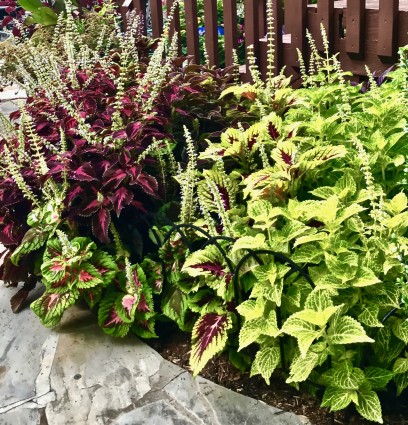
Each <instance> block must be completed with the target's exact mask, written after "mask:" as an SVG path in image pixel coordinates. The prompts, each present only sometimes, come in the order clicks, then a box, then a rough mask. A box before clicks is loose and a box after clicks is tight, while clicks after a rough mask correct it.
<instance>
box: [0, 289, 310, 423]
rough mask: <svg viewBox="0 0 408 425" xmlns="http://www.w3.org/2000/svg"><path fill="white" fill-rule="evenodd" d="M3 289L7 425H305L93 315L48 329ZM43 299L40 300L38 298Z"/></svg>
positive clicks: (0, 321)
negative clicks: (105, 326) (121, 334)
mask: <svg viewBox="0 0 408 425" xmlns="http://www.w3.org/2000/svg"><path fill="white" fill-rule="evenodd" d="M14 292H15V289H12V288H6V287H4V286H0V328H1V331H0V347H1V348H0V424H1V425H46V424H49V425H68V424H74V425H99V424H115V425H244V424H246V425H269V424H271V425H272V424H273V425H278V424H280V425H302V424H303V425H304V424H305V420H304V418H301V417H298V416H296V415H294V414H292V413H287V412H283V411H282V410H279V409H276V408H273V407H270V406H268V405H266V404H265V403H263V402H260V401H256V400H253V399H251V398H248V397H245V396H243V395H240V394H237V393H234V392H232V391H230V390H228V389H226V388H223V387H221V386H219V385H216V384H214V383H212V382H210V381H208V380H206V379H203V378H200V377H198V378H196V379H194V378H193V377H192V376H191V375H190V374H189V373H188V372H187V371H185V370H183V369H181V368H179V367H178V366H176V365H173V364H172V363H170V362H168V361H166V360H164V359H163V358H162V357H161V356H160V355H159V354H158V353H156V352H155V351H154V350H153V349H152V348H150V347H149V346H147V345H146V344H144V343H143V342H141V341H140V340H138V339H137V338H136V337H133V336H131V337H127V338H124V339H114V338H112V337H110V336H108V335H105V334H103V332H102V331H101V330H100V329H99V328H98V326H97V324H96V317H95V316H93V315H92V314H91V313H90V312H89V311H88V310H83V309H80V308H78V307H74V308H71V309H70V310H69V311H68V312H67V313H66V315H65V316H64V318H63V322H62V324H61V325H60V326H58V327H57V328H55V329H53V330H50V329H45V328H43V327H42V325H41V324H40V323H39V321H38V320H37V318H36V317H35V316H34V314H33V313H32V312H31V310H30V309H28V308H26V309H25V310H23V311H22V312H20V313H19V314H17V315H14V314H13V313H12V312H11V309H10V306H9V299H10V296H11V295H12V294H13V293H14ZM34 295H35V294H33V296H34Z"/></svg>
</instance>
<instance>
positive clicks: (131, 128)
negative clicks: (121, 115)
mask: <svg viewBox="0 0 408 425" xmlns="http://www.w3.org/2000/svg"><path fill="white" fill-rule="evenodd" d="M142 126H143V124H142V123H141V122H132V123H130V124H128V125H127V127H126V134H127V137H128V138H129V139H134V138H135V136H136V135H137V133H138V132H139V131H140V129H141V128H142Z"/></svg>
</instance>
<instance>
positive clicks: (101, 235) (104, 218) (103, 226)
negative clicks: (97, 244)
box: [92, 208, 111, 243]
mask: <svg viewBox="0 0 408 425" xmlns="http://www.w3.org/2000/svg"><path fill="white" fill-rule="evenodd" d="M110 221H111V216H110V212H109V211H108V210H107V209H106V208H101V209H100V210H99V211H98V213H97V214H95V215H94V216H93V218H92V231H93V234H94V235H95V236H96V237H97V238H98V239H99V240H100V241H101V242H102V243H110V240H109V237H108V231H109V224H110Z"/></svg>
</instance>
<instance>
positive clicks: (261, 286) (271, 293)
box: [251, 262, 289, 307]
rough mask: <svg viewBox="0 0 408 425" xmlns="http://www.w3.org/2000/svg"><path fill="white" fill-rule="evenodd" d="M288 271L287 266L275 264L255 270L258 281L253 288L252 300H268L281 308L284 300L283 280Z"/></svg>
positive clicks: (258, 267)
mask: <svg viewBox="0 0 408 425" xmlns="http://www.w3.org/2000/svg"><path fill="white" fill-rule="evenodd" d="M288 270H289V268H288V267H287V266H283V265H281V264H276V263H274V262H270V263H268V264H265V265H262V266H257V267H256V268H254V270H253V273H254V275H255V277H256V279H257V281H256V282H255V284H254V286H253V288H252V292H251V298H258V297H262V298H266V299H268V300H269V301H273V302H275V303H276V305H277V306H278V307H279V306H280V305H281V300H282V291H283V278H284V276H285V274H286V272H287V271H288Z"/></svg>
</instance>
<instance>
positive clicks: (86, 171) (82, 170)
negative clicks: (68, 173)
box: [73, 162, 96, 182]
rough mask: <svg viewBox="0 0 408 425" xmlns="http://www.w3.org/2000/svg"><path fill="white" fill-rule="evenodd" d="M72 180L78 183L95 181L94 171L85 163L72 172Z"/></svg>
mask: <svg viewBox="0 0 408 425" xmlns="http://www.w3.org/2000/svg"><path fill="white" fill-rule="evenodd" d="M73 178H74V179H75V180H79V181H86V182H90V181H93V180H96V176H95V171H94V169H93V168H92V165H91V164H90V163H89V162H85V163H84V164H82V165H81V166H80V167H79V168H77V169H76V170H75V171H74V175H73Z"/></svg>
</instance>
